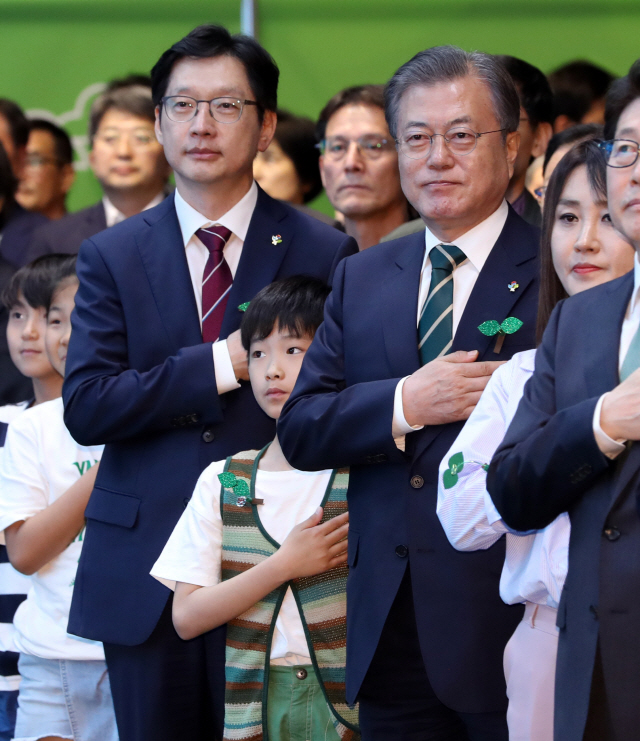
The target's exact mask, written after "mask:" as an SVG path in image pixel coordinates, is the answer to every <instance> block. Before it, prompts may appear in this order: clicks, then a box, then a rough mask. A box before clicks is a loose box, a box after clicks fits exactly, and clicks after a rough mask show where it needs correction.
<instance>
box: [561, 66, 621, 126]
mask: <svg viewBox="0 0 640 741" xmlns="http://www.w3.org/2000/svg"><path fill="white" fill-rule="evenodd" d="M548 79H549V84H550V85H551V90H552V91H553V98H554V115H555V116H556V117H557V116H563V115H564V116H566V117H567V118H568V119H569V120H570V121H575V122H576V123H580V121H582V119H583V118H584V117H585V116H586V114H587V113H588V112H589V109H590V108H591V106H592V105H593V104H594V103H595V102H596V101H598V100H602V99H603V98H604V97H605V95H606V94H607V90H608V88H609V85H611V83H612V82H613V81H614V80H615V77H614V76H613V75H612V74H611V72H608V71H607V70H606V69H604V68H603V67H599V66H598V65H597V64H593V62H587V61H585V60H583V59H578V60H576V61H575V62H568V63H567V64H564V65H562V67H558V69H556V70H554V71H553V72H552V73H551V74H550V75H549V78H548Z"/></svg>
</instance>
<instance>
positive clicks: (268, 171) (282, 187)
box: [253, 139, 309, 205]
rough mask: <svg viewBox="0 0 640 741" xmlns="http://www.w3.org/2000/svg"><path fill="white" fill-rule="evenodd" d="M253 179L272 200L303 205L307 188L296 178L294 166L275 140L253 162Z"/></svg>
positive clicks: (296, 173)
mask: <svg viewBox="0 0 640 741" xmlns="http://www.w3.org/2000/svg"><path fill="white" fill-rule="evenodd" d="M253 177H254V178H255V180H256V182H257V183H258V185H259V186H260V187H261V188H262V189H263V190H264V191H266V192H267V193H268V194H269V195H270V196H271V197H272V198H279V199H280V200H281V201H287V202H288V203H296V204H299V205H300V204H303V203H304V197H305V194H306V193H307V192H308V190H309V186H308V185H306V184H305V183H303V182H302V181H301V180H300V177H299V176H298V172H297V170H296V166H295V165H294V163H293V160H292V159H291V157H288V156H287V155H286V154H285V153H284V151H283V150H282V147H281V146H280V145H279V144H278V142H277V141H276V139H272V141H271V144H269V146H268V147H267V148H266V150H265V151H264V152H258V154H257V156H256V158H255V160H254V161H253Z"/></svg>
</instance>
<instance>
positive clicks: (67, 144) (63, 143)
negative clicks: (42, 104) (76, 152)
mask: <svg viewBox="0 0 640 741" xmlns="http://www.w3.org/2000/svg"><path fill="white" fill-rule="evenodd" d="M31 131H46V132H47V133H49V134H51V136H52V137H53V145H54V149H55V154H56V159H57V160H58V164H59V165H70V164H71V163H72V162H73V145H72V144H71V137H70V136H69V134H67V132H66V131H65V130H64V129H63V128H62V127H61V126H57V125H56V124H54V123H53V121H47V120H46V119H44V118H33V119H31V120H30V121H29V132H31Z"/></svg>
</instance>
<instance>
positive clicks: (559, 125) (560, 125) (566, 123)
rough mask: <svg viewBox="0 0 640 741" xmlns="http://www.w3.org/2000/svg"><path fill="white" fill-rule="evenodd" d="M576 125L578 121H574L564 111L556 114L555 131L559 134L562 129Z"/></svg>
mask: <svg viewBox="0 0 640 741" xmlns="http://www.w3.org/2000/svg"><path fill="white" fill-rule="evenodd" d="M575 125H576V121H572V120H571V119H570V118H569V116H565V114H564V113H561V114H560V115H559V116H556V120H555V121H554V122H553V133H554V134H559V133H560V132H561V131H564V130H565V129H570V128H571V127H572V126H575Z"/></svg>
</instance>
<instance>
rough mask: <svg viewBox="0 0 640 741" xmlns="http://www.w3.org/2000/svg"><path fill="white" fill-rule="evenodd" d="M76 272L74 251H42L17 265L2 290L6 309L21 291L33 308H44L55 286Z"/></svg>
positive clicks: (16, 300) (47, 306)
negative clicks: (63, 253) (63, 252)
mask: <svg viewBox="0 0 640 741" xmlns="http://www.w3.org/2000/svg"><path fill="white" fill-rule="evenodd" d="M75 275H76V255H59V254H52V255H42V256H41V257H37V258H36V259H35V260H33V262H30V263H29V264H28V265H25V266H24V267H22V268H20V270H18V271H17V272H16V273H14V274H13V277H12V278H11V280H10V281H9V283H8V284H7V286H6V287H5V289H4V291H3V292H2V297H1V300H2V303H3V305H4V306H5V308H6V309H7V310H10V309H11V307H12V306H15V305H16V304H17V303H18V301H19V300H20V294H22V295H23V296H24V299H25V301H26V302H27V303H28V304H29V306H32V307H33V308H34V309H39V308H44V309H46V310H47V311H48V310H49V307H50V306H51V300H52V298H53V295H54V293H55V292H56V289H57V288H58V286H59V285H60V284H61V283H62V282H63V281H65V280H67V279H68V278H71V277H73V276H75Z"/></svg>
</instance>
